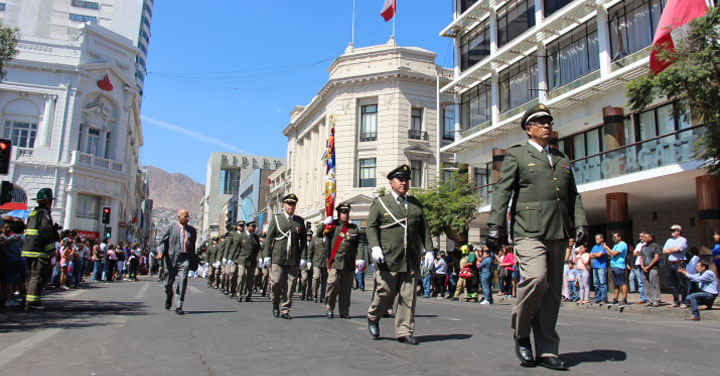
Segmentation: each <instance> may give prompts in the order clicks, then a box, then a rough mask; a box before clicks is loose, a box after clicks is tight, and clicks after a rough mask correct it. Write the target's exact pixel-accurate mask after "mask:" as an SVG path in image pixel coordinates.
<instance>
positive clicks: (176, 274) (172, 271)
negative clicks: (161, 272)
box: [165, 254, 190, 308]
mask: <svg viewBox="0 0 720 376" xmlns="http://www.w3.org/2000/svg"><path fill="white" fill-rule="evenodd" d="M165 266H166V269H167V270H166V272H165V276H166V278H167V279H166V280H165V296H172V293H173V292H172V291H173V283H175V278H177V279H178V281H177V287H176V288H175V308H182V306H183V302H185V290H186V289H187V279H188V269H189V268H190V259H189V258H188V255H187V254H179V255H178V256H177V263H176V264H175V266H169V265H165Z"/></svg>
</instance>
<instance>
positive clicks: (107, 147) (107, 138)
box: [105, 132, 111, 159]
mask: <svg viewBox="0 0 720 376" xmlns="http://www.w3.org/2000/svg"><path fill="white" fill-rule="evenodd" d="M110 135H111V133H110V132H108V133H107V135H105V159H110Z"/></svg>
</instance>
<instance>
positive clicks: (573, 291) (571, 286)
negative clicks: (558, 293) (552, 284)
mask: <svg viewBox="0 0 720 376" xmlns="http://www.w3.org/2000/svg"><path fill="white" fill-rule="evenodd" d="M565 274H566V276H565V278H566V279H567V285H568V286H567V289H568V297H567V300H568V301H570V302H576V301H578V280H577V276H578V274H577V270H575V264H573V263H572V262H571V263H569V264H568V270H567V272H565Z"/></svg>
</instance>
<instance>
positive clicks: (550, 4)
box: [543, 0, 572, 17]
mask: <svg viewBox="0 0 720 376" xmlns="http://www.w3.org/2000/svg"><path fill="white" fill-rule="evenodd" d="M543 2H544V3H543V4H544V5H543V13H544V14H545V17H549V16H550V15H551V14H553V13H555V12H557V11H558V10H560V8H562V7H564V6H566V5H568V4H570V3H571V2H572V0H543Z"/></svg>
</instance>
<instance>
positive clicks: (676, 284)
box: [663, 225, 688, 308]
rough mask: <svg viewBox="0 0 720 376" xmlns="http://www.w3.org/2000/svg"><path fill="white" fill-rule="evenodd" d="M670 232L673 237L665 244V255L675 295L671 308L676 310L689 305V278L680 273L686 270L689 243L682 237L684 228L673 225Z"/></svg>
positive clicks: (671, 286)
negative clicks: (687, 298)
mask: <svg viewBox="0 0 720 376" xmlns="http://www.w3.org/2000/svg"><path fill="white" fill-rule="evenodd" d="M670 231H671V233H672V235H671V237H670V238H669V239H668V240H667V241H666V242H665V246H663V254H665V255H666V256H667V262H668V278H669V282H670V289H671V290H672V294H673V304H672V305H671V306H670V307H671V308H675V307H679V306H680V305H681V304H683V305H685V304H686V303H687V301H686V300H685V298H686V295H687V278H685V276H684V275H683V274H682V273H680V270H679V269H685V264H686V262H687V257H686V255H685V252H686V251H687V247H688V243H687V239H685V238H684V237H683V236H682V226H680V225H672V226H670Z"/></svg>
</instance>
